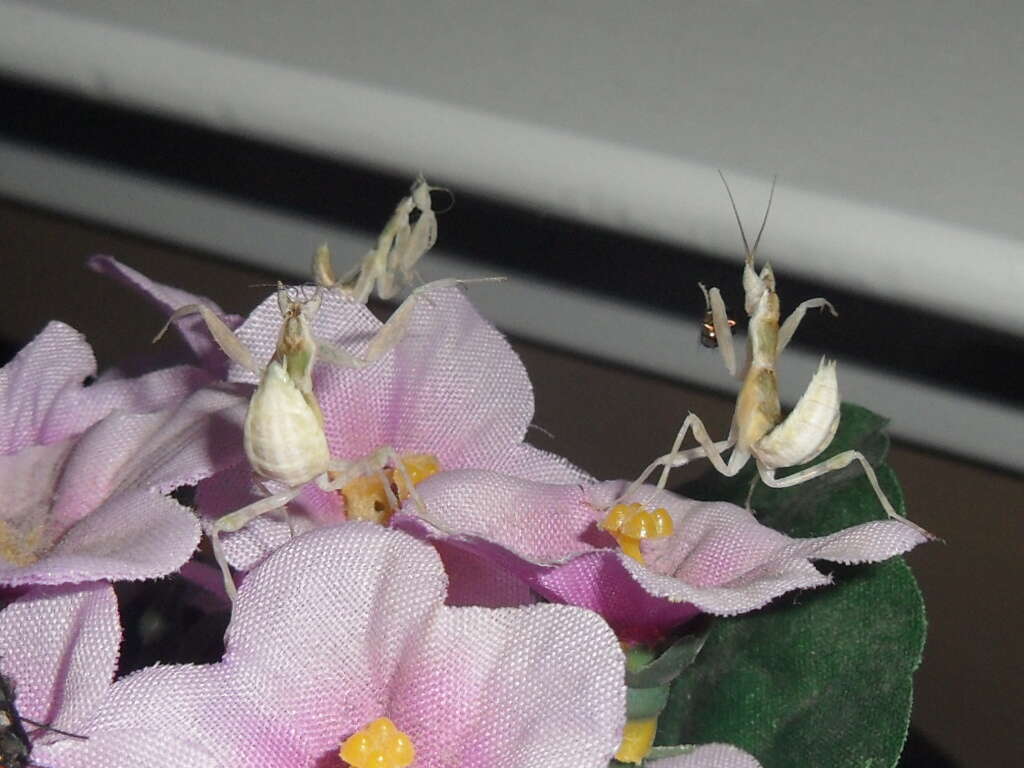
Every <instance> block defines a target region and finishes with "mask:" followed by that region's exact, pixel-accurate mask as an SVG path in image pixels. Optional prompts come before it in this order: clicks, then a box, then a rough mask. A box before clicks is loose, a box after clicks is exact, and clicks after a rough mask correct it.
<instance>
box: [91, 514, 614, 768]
mask: <svg viewBox="0 0 1024 768" xmlns="http://www.w3.org/2000/svg"><path fill="white" fill-rule="evenodd" d="M445 591H446V579H445V575H444V571H443V568H442V566H441V563H440V560H439V558H438V556H437V555H436V553H435V552H434V551H433V549H432V548H431V547H429V546H427V545H425V544H423V543H421V542H418V541H416V540H415V539H413V538H411V537H409V536H407V535H405V534H403V533H400V532H397V531H389V530H386V529H383V528H381V527H379V526H376V525H372V524H367V523H355V522H353V523H350V524H347V525H344V526H334V527H331V528H323V529H320V530H317V531H313V532H310V533H308V534H305V535H303V536H299V537H296V538H295V539H294V540H292V541H291V542H289V543H288V544H287V545H285V546H283V547H281V548H280V549H279V550H277V552H275V553H274V554H273V555H272V556H271V557H269V558H268V559H267V560H266V561H265V562H264V563H263V564H261V565H260V566H259V567H257V568H255V569H254V570H252V571H251V572H250V573H249V575H248V576H247V578H246V580H245V582H244V583H243V585H242V587H241V589H240V591H239V596H238V602H237V603H236V608H235V614H234V616H233V619H232V622H231V625H230V627H229V629H228V634H227V650H226V653H225V655H224V659H223V661H222V662H220V663H217V664H211V665H205V666H191V665H184V666H163V667H152V668H147V669H144V670H141V671H139V672H136V673H134V674H132V675H129V676H128V677H126V678H124V679H123V680H121V681H118V683H117V684H116V685H115V686H114V690H113V691H112V692H111V695H110V696H109V697H108V699H107V700H106V704H105V706H104V707H103V708H102V710H101V712H100V713H98V714H97V715H96V722H97V723H102V725H103V727H104V728H110V729H112V730H119V729H128V730H131V729H142V730H149V729H153V728H155V727H156V726H157V724H160V723H164V724H167V723H171V724H173V733H174V734H175V735H176V736H178V737H180V738H182V739H185V740H187V741H188V742H189V743H191V744H194V745H196V746H197V747H199V748H202V749H205V750H208V751H210V752H211V753H213V754H214V755H215V756H216V757H217V759H218V760H220V761H221V764H222V765H223V766H226V767H228V768H230V767H231V766H239V767H240V768H241V766H245V767H246V768H248V766H252V765H261V766H268V767H269V766H281V767H282V768H283V767H284V766H288V767H289V768H296V766H304V765H305V766H314V765H315V766H326V765H335V764H337V763H336V760H335V758H332V757H331V756H332V755H336V754H337V750H338V748H339V746H340V744H341V742H342V741H343V740H344V739H345V738H347V737H348V736H349V735H351V734H352V733H354V732H355V731H357V730H359V729H361V728H363V727H365V726H366V725H367V724H368V723H369V722H371V721H372V720H374V719H376V718H378V717H381V716H387V717H389V718H391V719H392V720H393V721H394V723H395V724H396V726H397V727H398V728H399V729H400V730H402V731H403V732H405V733H407V734H408V735H409V738H410V739H411V740H412V742H413V744H414V746H415V748H416V752H417V759H416V765H417V766H418V767H419V768H448V767H449V766H452V765H459V766H463V767H464V768H474V767H476V766H479V768H503V767H504V766H507V767H508V768H529V767H530V766H536V767H537V768H548V767H549V766H554V765H559V766H566V768H586V767H587V766H593V768H605V766H607V764H608V761H609V760H610V758H611V756H612V754H613V753H614V751H615V749H616V747H617V743H618V739H619V738H620V736H621V732H622V727H623V723H624V716H625V715H624V713H625V685H624V682H623V679H624V678H623V675H624V663H625V662H624V657H623V654H622V652H621V650H620V649H619V646H618V643H617V641H616V639H615V637H614V635H613V634H612V633H611V631H610V630H609V629H608V627H607V625H605V624H604V622H602V621H601V620H600V619H599V618H598V617H597V616H595V615H594V614H592V613H590V612H588V611H584V610H581V609H578V608H573V607H569V606H556V605H537V606H529V607H526V608H516V609H497V610H491V609H485V608H448V607H445V606H444V605H443V601H444V597H445Z"/></svg>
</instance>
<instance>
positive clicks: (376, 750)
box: [338, 717, 416, 768]
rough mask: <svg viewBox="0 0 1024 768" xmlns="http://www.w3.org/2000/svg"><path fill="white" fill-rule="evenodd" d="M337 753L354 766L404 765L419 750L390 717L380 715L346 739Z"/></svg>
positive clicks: (391, 767)
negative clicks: (414, 747)
mask: <svg viewBox="0 0 1024 768" xmlns="http://www.w3.org/2000/svg"><path fill="white" fill-rule="evenodd" d="M338 756H339V757H341V759H342V760H344V761H345V762H346V763H348V764H349V765H350V766H351V768H405V766H407V765H409V764H411V763H412V761H413V760H415V759H416V750H415V749H413V746H412V742H411V741H410V740H409V737H408V736H406V735H405V734H404V733H402V732H401V731H400V730H398V728H396V727H395V724H394V723H393V722H391V720H390V719H389V718H387V717H379V718H377V719H376V720H374V721H373V722H372V723H370V724H369V725H367V726H366V727H365V728H364V729H363V730H361V731H356V732H355V733H353V734H352V735H351V736H349V737H348V738H347V739H345V742H344V743H343V744H342V745H341V749H340V750H339V751H338Z"/></svg>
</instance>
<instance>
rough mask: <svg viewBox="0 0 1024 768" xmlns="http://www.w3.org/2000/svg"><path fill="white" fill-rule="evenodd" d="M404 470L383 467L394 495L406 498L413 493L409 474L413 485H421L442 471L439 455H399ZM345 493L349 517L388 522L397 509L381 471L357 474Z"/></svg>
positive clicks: (342, 492) (351, 518)
mask: <svg viewBox="0 0 1024 768" xmlns="http://www.w3.org/2000/svg"><path fill="white" fill-rule="evenodd" d="M399 461H401V462H402V467H403V468H404V469H405V472H404V473H403V472H399V471H397V470H394V469H386V470H384V477H386V478H387V481H388V484H389V485H390V486H391V488H392V491H393V493H394V495H395V497H396V498H397V499H398V500H399V501H405V499H407V498H409V494H410V493H411V491H410V488H409V484H408V483H407V482H406V480H405V478H406V476H408V477H409V480H410V481H411V482H412V484H413V485H419V483H420V482H422V481H423V480H426V479H427V478H428V477H430V476H431V475H434V474H437V473H438V472H439V471H441V463H440V462H439V461H438V460H437V457H436V456H434V455H432V454H429V453H410V454H407V455H405V456H401V457H399ZM341 495H342V496H344V497H345V510H346V515H347V517H348V519H349V520H368V521H370V522H372V523H380V524H381V525H386V524H387V522H388V520H390V519H391V515H392V514H394V512H395V510H394V509H392V508H391V504H390V503H389V502H388V494H387V491H386V490H385V488H384V481H383V479H382V478H381V476H380V475H379V474H377V475H364V476H363V477H358V478H356V479H355V480H353V481H352V482H351V483H349V484H348V485H346V486H345V487H344V488H342V489H341Z"/></svg>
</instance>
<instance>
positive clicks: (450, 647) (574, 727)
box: [387, 605, 626, 768]
mask: <svg viewBox="0 0 1024 768" xmlns="http://www.w3.org/2000/svg"><path fill="white" fill-rule="evenodd" d="M623 674H624V659H623V655H622V651H621V650H620V649H619V646H618V642H617V641H616V639H615V636H614V635H613V634H612V632H611V631H610V630H609V628H608V627H607V625H605V624H604V622H602V621H601V620H600V618H599V617H597V616H596V615H594V614H593V613H590V612H589V611H583V610H579V609H574V608H570V607H567V606H555V605H536V606H531V607H529V608H520V609H505V610H486V609H480V608H460V609H450V610H447V611H444V612H443V613H441V614H440V615H439V616H438V618H437V621H436V622H435V623H434V624H433V625H432V627H431V629H430V632H428V633H426V634H425V635H423V636H422V637H420V638H419V641H418V642H417V643H416V645H415V646H414V647H413V648H410V650H409V652H408V653H407V654H406V656H405V657H404V659H403V661H402V664H401V667H400V669H399V670H398V674H397V677H396V679H395V681H394V683H393V684H392V687H391V689H390V701H389V703H388V707H387V709H388V716H389V717H391V719H392V720H393V721H394V722H395V724H396V725H397V726H398V727H399V729H401V730H403V731H405V732H406V733H408V734H409V736H410V738H411V740H412V742H413V744H414V745H415V747H416V751H417V764H418V765H422V766H423V768H445V767H446V766H449V765H453V764H454V765H459V766H463V768H527V767H528V766H537V767H538V768H541V767H543V766H550V765H566V766H569V765H571V766H574V768H576V767H577V766H578V767H579V768H584V767H585V766H593V768H598V767H600V768H605V766H607V765H608V761H609V760H610V759H611V757H612V755H613V754H614V752H615V749H616V748H617V746H618V742H619V739H620V738H621V735H622V727H623V723H624V720H625V704H626V699H625V686H624V684H623Z"/></svg>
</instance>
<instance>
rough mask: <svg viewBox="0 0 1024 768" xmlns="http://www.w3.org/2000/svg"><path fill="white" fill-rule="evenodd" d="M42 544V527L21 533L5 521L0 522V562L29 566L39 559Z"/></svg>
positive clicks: (38, 526)
mask: <svg viewBox="0 0 1024 768" xmlns="http://www.w3.org/2000/svg"><path fill="white" fill-rule="evenodd" d="M42 543H43V526H42V525H37V526H35V527H34V528H32V529H31V530H30V531H28V533H22V532H21V531H19V530H18V529H17V528H15V527H13V526H12V525H11V524H10V523H8V522H7V521H6V520H0V560H6V561H7V562H8V563H10V564H11V565H18V566H24V565H31V564H32V563H34V562H35V561H36V560H38V559H39V555H40V550H41V549H42Z"/></svg>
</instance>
